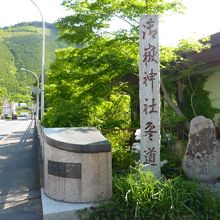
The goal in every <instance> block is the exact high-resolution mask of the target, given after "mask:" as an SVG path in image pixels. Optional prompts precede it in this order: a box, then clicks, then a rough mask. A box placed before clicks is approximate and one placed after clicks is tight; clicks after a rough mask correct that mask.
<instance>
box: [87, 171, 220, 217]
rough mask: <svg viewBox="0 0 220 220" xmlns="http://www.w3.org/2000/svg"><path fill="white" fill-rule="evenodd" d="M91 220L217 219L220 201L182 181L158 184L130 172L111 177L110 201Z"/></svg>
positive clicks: (207, 192) (138, 172) (149, 174)
mask: <svg viewBox="0 0 220 220" xmlns="http://www.w3.org/2000/svg"><path fill="white" fill-rule="evenodd" d="M90 219H94V220H98V219H102V220H108V219H109V220H110V219H111V220H119V219H120V220H155V219H165V220H168V219H170V220H178V219H181V220H182V219H187V220H190V219H199V220H203V219H204V220H205V219H212V220H215V219H216V220H217V219H220V198H219V196H216V195H215V194H214V193H213V192H211V191H210V190H209V189H208V188H206V187H204V186H201V185H200V184H199V183H197V182H195V181H188V180H184V179H183V178H182V177H177V178H174V179H168V180H167V179H163V178H161V179H159V180H157V179H156V178H155V177H154V175H153V174H152V173H149V172H148V173H144V172H142V171H141V169H134V168H132V169H131V171H130V173H129V174H126V175H124V176H121V175H120V176H114V178H113V198H112V200H111V201H110V202H107V203H103V204H101V206H100V207H97V208H94V210H93V212H92V215H91V218H90Z"/></svg>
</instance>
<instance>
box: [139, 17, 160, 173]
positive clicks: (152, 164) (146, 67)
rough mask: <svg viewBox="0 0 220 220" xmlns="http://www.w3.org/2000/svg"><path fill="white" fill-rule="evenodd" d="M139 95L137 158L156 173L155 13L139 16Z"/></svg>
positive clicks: (157, 82) (157, 74)
mask: <svg viewBox="0 0 220 220" xmlns="http://www.w3.org/2000/svg"><path fill="white" fill-rule="evenodd" d="M139 38H140V39H139V41H140V68H139V97H140V124H141V139H140V145H141V162H142V163H143V164H144V165H146V166H144V167H145V169H146V170H151V171H152V172H153V173H154V174H155V175H156V176H157V177H159V176H160V67H159V64H160V60H159V40H158V16H157V15H143V16H142V17H141V19H140V36H139Z"/></svg>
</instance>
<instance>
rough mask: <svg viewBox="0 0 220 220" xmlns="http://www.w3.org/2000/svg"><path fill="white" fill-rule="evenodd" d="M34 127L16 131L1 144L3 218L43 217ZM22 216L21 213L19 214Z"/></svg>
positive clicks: (0, 189)
mask: <svg viewBox="0 0 220 220" xmlns="http://www.w3.org/2000/svg"><path fill="white" fill-rule="evenodd" d="M34 142H35V140H34V129H33V126H32V124H31V123H30V125H29V127H28V129H27V130H26V131H22V132H20V131H19V132H14V133H13V134H12V135H11V136H9V137H8V138H7V139H6V140H5V141H4V142H2V144H0V177H1V178H0V219H1V220H4V219H6V220H7V219H10V220H13V219H15V220H19V219H25V220H29V219H30V220H32V219H33V220H35V219H42V207H41V198H40V184H39V170H38V161H37V149H36V145H35V143H34ZM19 216H20V217H19Z"/></svg>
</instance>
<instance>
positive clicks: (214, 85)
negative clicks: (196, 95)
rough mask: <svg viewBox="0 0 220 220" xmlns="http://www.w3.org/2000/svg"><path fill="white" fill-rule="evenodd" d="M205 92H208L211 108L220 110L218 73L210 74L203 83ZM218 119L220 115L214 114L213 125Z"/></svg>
mask: <svg viewBox="0 0 220 220" xmlns="http://www.w3.org/2000/svg"><path fill="white" fill-rule="evenodd" d="M205 90H208V91H210V94H209V97H210V100H211V101H212V106H213V107H215V108H219V109H220V71H217V72H214V73H212V74H210V76H209V78H208V80H207V81H206V83H205ZM218 119H220V114H216V116H215V118H214V120H215V124H216V123H217V121H218Z"/></svg>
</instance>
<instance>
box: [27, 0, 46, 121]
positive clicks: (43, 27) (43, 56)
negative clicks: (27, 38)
mask: <svg viewBox="0 0 220 220" xmlns="http://www.w3.org/2000/svg"><path fill="white" fill-rule="evenodd" d="M30 1H31V2H32V3H33V4H34V5H35V7H36V8H37V10H38V11H39V13H40V16H41V19H42V29H43V33H42V68H41V119H42V118H43V116H44V69H45V34H46V31H45V22H44V17H43V15H42V13H41V10H40V8H39V7H38V6H37V4H36V3H35V2H34V1H33V0H30Z"/></svg>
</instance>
